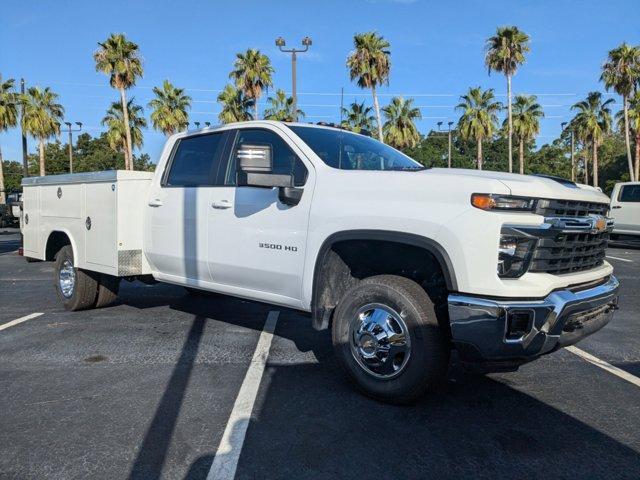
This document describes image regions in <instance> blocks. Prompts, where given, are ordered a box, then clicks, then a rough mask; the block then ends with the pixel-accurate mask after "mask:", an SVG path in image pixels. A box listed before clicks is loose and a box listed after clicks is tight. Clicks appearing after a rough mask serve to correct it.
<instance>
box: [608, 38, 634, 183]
mask: <svg viewBox="0 0 640 480" xmlns="http://www.w3.org/2000/svg"><path fill="white" fill-rule="evenodd" d="M600 80H601V81H603V82H604V86H605V88H606V89H607V91H608V90H609V89H611V88H612V89H613V90H614V91H615V92H616V93H617V94H618V95H620V96H621V97H622V105H623V112H624V141H625V144H626V147H627V162H628V163H629V176H630V177H631V181H634V179H635V180H637V179H638V171H637V170H636V171H635V173H634V170H633V159H632V157H631V141H630V139H629V96H630V95H631V94H632V93H633V91H634V89H635V87H636V84H637V83H638V81H640V48H639V47H632V46H631V45H629V44H627V43H623V44H622V45H620V46H619V47H617V48H614V49H613V50H611V51H609V56H608V57H607V61H606V62H605V63H604V65H603V66H602V75H601V76H600Z"/></svg>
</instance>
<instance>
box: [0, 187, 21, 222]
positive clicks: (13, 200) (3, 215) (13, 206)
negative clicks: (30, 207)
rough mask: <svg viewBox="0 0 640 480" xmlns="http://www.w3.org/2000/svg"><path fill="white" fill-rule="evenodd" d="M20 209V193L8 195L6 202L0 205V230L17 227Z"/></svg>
mask: <svg viewBox="0 0 640 480" xmlns="http://www.w3.org/2000/svg"><path fill="white" fill-rule="evenodd" d="M21 209H22V193H19V192H16V193H10V194H8V195H7V202H6V203H5V204H3V205H0V228H4V227H17V226H19V225H20V212H21Z"/></svg>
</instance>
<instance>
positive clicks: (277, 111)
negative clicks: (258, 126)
mask: <svg viewBox="0 0 640 480" xmlns="http://www.w3.org/2000/svg"><path fill="white" fill-rule="evenodd" d="M267 105H268V107H267V108H266V109H265V111H264V118H265V120H279V121H281V122H295V121H296V118H300V117H304V112H303V111H302V110H300V109H298V111H297V114H298V115H297V116H296V115H295V113H296V112H294V111H293V97H287V94H286V93H285V91H284V90H281V89H278V90H276V94H275V96H274V97H269V98H267Z"/></svg>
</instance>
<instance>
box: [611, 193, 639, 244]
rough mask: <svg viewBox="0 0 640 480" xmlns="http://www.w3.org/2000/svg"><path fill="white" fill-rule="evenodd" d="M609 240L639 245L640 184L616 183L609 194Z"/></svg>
mask: <svg viewBox="0 0 640 480" xmlns="http://www.w3.org/2000/svg"><path fill="white" fill-rule="evenodd" d="M611 216H612V217H613V220H614V221H615V226H614V228H613V232H612V234H611V239H612V240H616V241H620V242H626V243H632V244H635V245H638V244H640V182H621V183H616V184H615V186H614V187H613V191H612V192H611Z"/></svg>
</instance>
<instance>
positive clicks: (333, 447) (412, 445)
mask: <svg viewBox="0 0 640 480" xmlns="http://www.w3.org/2000/svg"><path fill="white" fill-rule="evenodd" d="M169 288H174V287H169ZM154 297H155V296H154ZM138 298H139V300H133V303H134V305H133V306H138V307H139V308H146V307H148V306H149V303H146V301H145V300H144V298H143V296H142V298H141V297H140V296H139V297H138ZM164 298H165V303H164V304H165V305H166V304H167V302H166V298H167V297H164ZM169 299H170V302H169V306H170V308H172V309H175V310H179V311H181V312H186V313H190V314H192V315H194V320H193V325H192V327H191V331H190V333H189V336H188V339H187V340H186V341H185V344H184V347H183V352H182V353H181V355H180V360H179V361H178V364H177V365H176V366H175V368H174V372H173V374H172V375H171V379H170V381H169V383H168V385H167V389H166V391H165V393H164V395H163V397H162V400H161V401H160V404H159V406H158V408H157V410H156V412H155V415H154V418H153V420H152V421H151V426H150V427H149V429H148V432H147V434H146V436H145V439H144V440H143V442H142V446H141V448H140V450H139V453H138V458H137V459H136V461H135V463H134V466H133V468H132V470H131V474H130V478H158V477H160V476H161V474H162V467H163V464H164V463H165V461H166V459H167V454H168V451H169V445H170V444H171V442H172V436H173V433H174V427H175V424H176V421H177V419H178V417H179V413H180V406H181V403H182V401H183V398H184V396H185V390H186V389H187V388H188V377H189V372H190V370H191V367H192V365H193V362H194V361H195V357H196V355H197V352H198V344H199V342H200V336H201V335H202V326H203V322H206V320H207V319H215V320H216V321H222V322H226V323H229V324H231V325H236V326H241V327H245V328H253V329H255V330H261V329H262V328H263V324H264V319H265V317H266V313H267V312H268V311H269V310H272V309H274V307H272V306H269V305H264V304H260V303H257V302H249V301H244V300H240V299H234V298H231V297H225V296H217V295H215V296H212V297H193V296H189V295H186V294H184V295H180V293H179V292H178V291H174V292H173V296H170V297H169ZM130 300H132V299H131V298H128V299H126V303H127V304H130ZM148 301H149V302H151V299H148ZM136 302H139V303H138V304H136ZM151 303H155V302H151ZM307 322H309V318H308V317H307V316H305V315H301V314H299V313H298V312H294V311H290V310H286V309H283V310H281V315H280V320H279V321H278V326H277V329H276V336H277V337H278V338H285V339H288V340H290V341H292V342H293V343H294V344H295V345H296V348H297V349H298V350H299V351H300V352H313V355H314V356H315V359H316V361H315V362H314V361H311V360H310V361H305V362H298V363H294V364H291V362H289V361H286V360H281V358H282V357H280V355H278V352H277V350H278V348H279V347H278V346H277V340H274V342H275V343H274V345H272V353H271V356H270V360H269V362H268V364H267V368H266V370H265V374H264V377H263V379H262V383H261V388H260V392H259V395H258V398H257V401H256V404H255V407H254V410H253V416H252V420H251V422H250V424H249V428H248V431H247V436H246V439H245V443H244V446H243V448H242V452H241V455H240V461H239V463H238V470H237V474H236V477H235V478H237V479H241V478H251V479H254V478H327V477H331V478H355V477H362V476H363V475H365V474H366V477H368V478H381V479H385V478H393V479H397V478H425V477H429V478H454V477H455V478H460V477H472V478H514V477H518V478H543V477H544V478H580V477H585V478H630V479H631V478H633V479H637V478H639V477H640V454H639V453H638V452H637V451H635V450H633V449H632V448H629V447H628V446H626V445H624V444H623V443H621V442H619V441H617V440H616V439H614V438H611V437H610V436H608V435H606V434H605V433H602V432H601V431H599V430H598V429H596V428H594V427H592V426H591V425H589V424H587V423H584V422H583V421H580V420H578V419H576V418H574V417H572V416H570V415H568V414H566V413H564V412H562V411H560V410H558V409H556V408H554V407H552V406H550V405H548V404H546V403H545V402H544V401H541V400H538V399H537V398H534V397H532V396H530V395H527V394H526V393H524V392H522V391H520V390H519V389H518V388H516V386H515V385H514V384H512V383H511V382H510V376H509V375H499V376H495V377H489V376H471V375H466V374H464V373H463V372H462V371H461V370H460V369H457V368H453V369H452V370H451V372H450V375H449V378H448V381H447V382H446V383H444V384H442V385H440V386H439V387H438V388H437V391H436V392H434V393H432V394H430V395H428V396H426V397H424V398H423V399H421V400H420V401H418V402H417V403H416V404H414V405H411V406H404V407H397V406H391V405H385V404H382V403H379V402H377V401H374V400H371V399H369V398H366V397H364V396H362V395H359V394H358V393H356V392H354V391H353V389H352V388H351V386H350V385H349V384H348V383H347V381H346V380H345V379H344V378H343V377H342V376H341V375H340V372H339V370H338V365H337V364H336V361H335V360H334V357H333V352H332V347H331V344H330V335H329V333H328V332H327V331H325V332H315V331H313V330H312V329H310V328H309V325H308V323H307ZM513 375H517V374H513ZM545 378H547V379H548V378H549V377H548V376H547V377H545ZM558 388H560V387H558ZM580 395H587V393H586V392H580V393H579V394H578V395H576V397H577V398H579V396H580ZM603 410H604V407H603ZM218 435H221V432H216V433H214V432H212V437H215V438H219V437H218ZM216 449H217V444H215V445H213V444H212V445H211V446H210V451H211V453H210V454H206V455H202V456H200V457H198V458H196V459H195V460H194V461H192V463H191V464H190V465H189V466H188V467H187V465H185V469H187V472H186V475H185V478H187V479H205V478H206V477H207V474H208V472H209V469H210V467H211V464H212V461H213V453H214V452H215V451H216ZM223 460H224V459H223ZM363 472H364V473H363Z"/></svg>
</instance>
